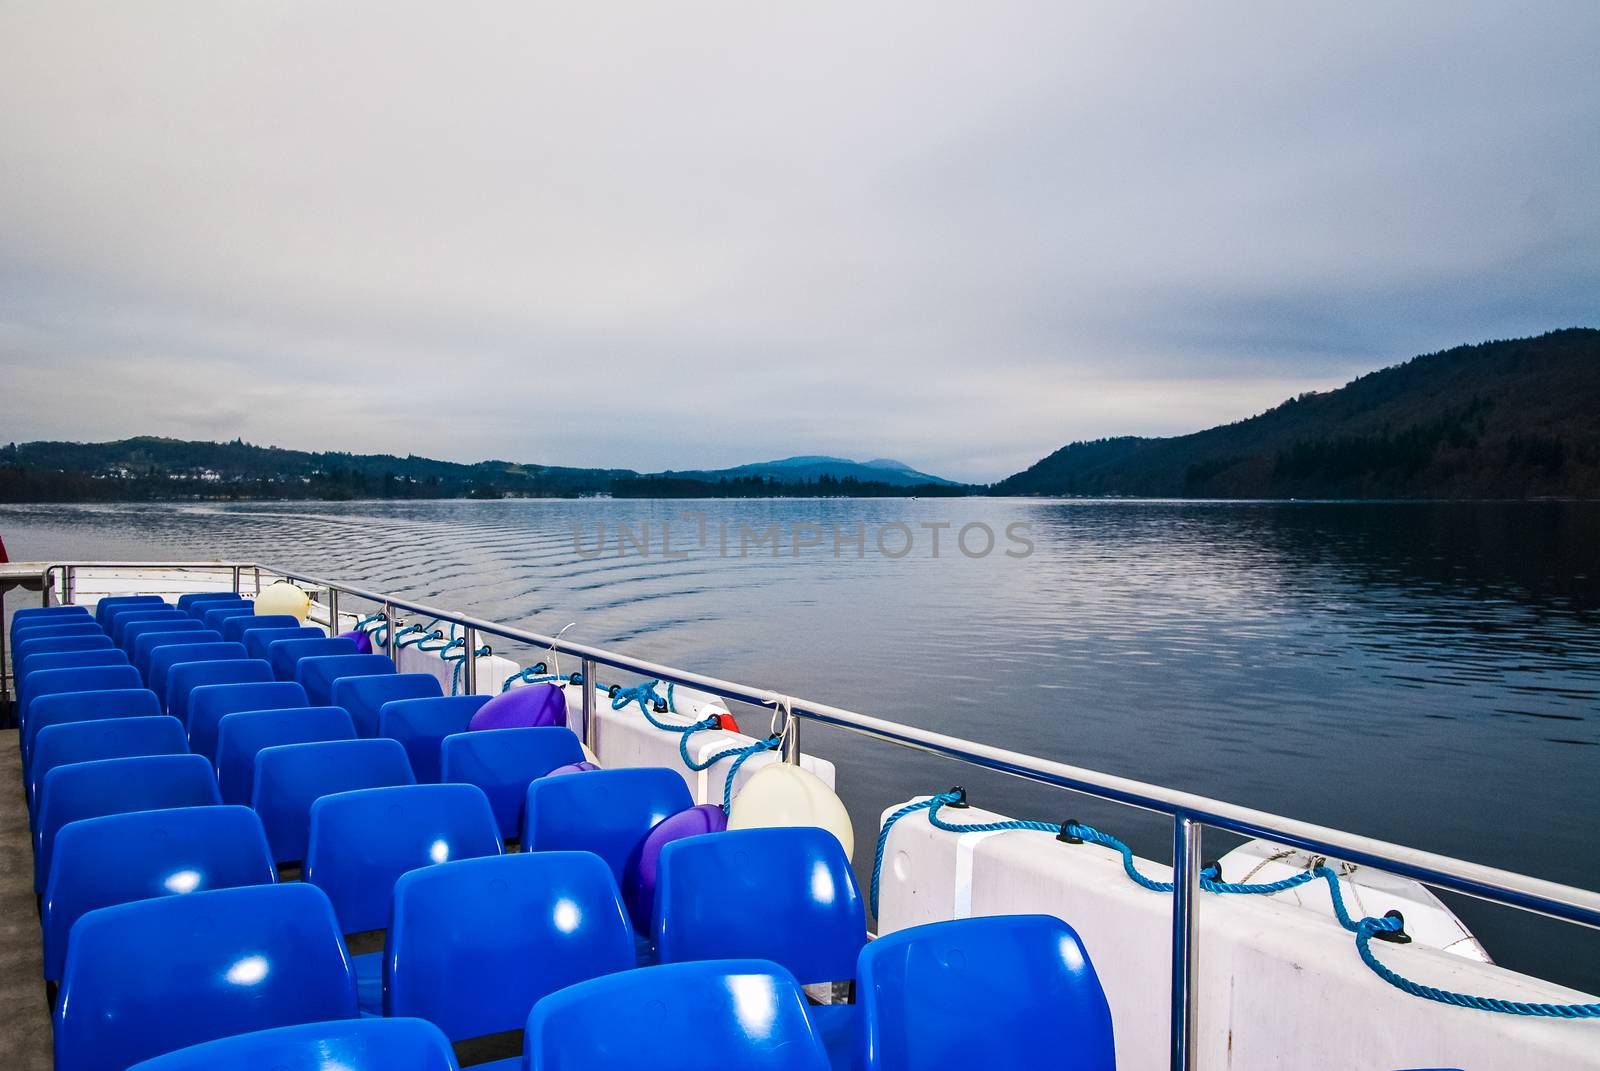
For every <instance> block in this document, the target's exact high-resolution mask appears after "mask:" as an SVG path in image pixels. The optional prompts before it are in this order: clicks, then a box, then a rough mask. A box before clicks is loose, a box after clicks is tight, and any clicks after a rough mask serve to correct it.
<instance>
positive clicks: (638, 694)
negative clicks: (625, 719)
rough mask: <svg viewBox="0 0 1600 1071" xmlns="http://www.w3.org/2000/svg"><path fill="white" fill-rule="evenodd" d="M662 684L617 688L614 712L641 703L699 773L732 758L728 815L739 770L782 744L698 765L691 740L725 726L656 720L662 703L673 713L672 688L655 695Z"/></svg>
mask: <svg viewBox="0 0 1600 1071" xmlns="http://www.w3.org/2000/svg"><path fill="white" fill-rule="evenodd" d="M660 683H661V682H660V681H645V682H644V683H643V684H640V685H637V686H635V687H633V688H618V689H617V690H616V691H615V692H613V693H612V696H611V709H612V710H621V709H623V708H624V707H626V706H628V704H630V703H638V704H639V710H640V711H641V712H642V713H643V714H644V717H645V720H646V721H648V722H649V723H650V724H651V725H652V726H653V727H655V728H657V729H660V730H661V731H662V732H664V733H678V734H680V735H679V737H678V756H679V757H680V758H681V759H683V764H684V765H685V766H687V767H688V768H689V769H691V770H694V771H695V772H697V773H698V772H699V771H701V770H708V769H710V768H711V767H712V766H714V765H715V764H717V763H719V762H721V761H722V760H723V759H726V758H729V757H733V763H732V764H731V765H730V766H729V767H728V776H727V777H726V778H725V779H724V780H723V782H722V810H723V813H724V814H726V813H728V812H729V811H731V810H732V809H733V782H734V779H735V778H736V777H738V776H739V767H741V766H743V765H744V764H745V762H746V761H747V760H748V759H749V758H750V757H751V756H752V755H758V754H760V753H761V752H763V751H771V750H773V749H774V748H776V747H778V746H779V744H780V743H781V741H780V740H779V739H778V738H777V737H769V738H768V739H766V740H757V741H756V742H755V743H753V744H749V745H747V746H745V747H730V748H727V749H725V750H723V751H719V752H717V753H716V754H715V755H712V756H710V757H709V758H707V759H706V760H705V761H703V762H695V761H694V760H693V759H691V758H690V757H689V737H690V736H692V735H694V734H695V733H698V732H703V731H705V730H707V729H716V728H719V727H720V726H721V725H722V721H721V719H720V718H719V717H717V716H716V715H715V714H713V715H711V716H709V717H706V718H703V719H701V720H700V721H696V722H691V723H690V724H688V725H673V724H672V723H670V722H665V721H662V720H661V719H659V718H657V717H656V714H655V709H654V707H655V704H657V703H660V704H661V705H663V706H665V707H666V708H667V709H668V710H672V709H673V705H672V690H673V685H672V684H671V683H668V685H667V698H666V699H662V698H661V696H660V695H659V694H658V693H657V692H656V685H657V684H660Z"/></svg>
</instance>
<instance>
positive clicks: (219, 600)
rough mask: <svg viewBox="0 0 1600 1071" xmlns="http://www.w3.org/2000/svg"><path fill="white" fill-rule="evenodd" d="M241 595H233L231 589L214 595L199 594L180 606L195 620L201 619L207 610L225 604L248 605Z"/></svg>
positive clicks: (219, 607) (225, 605)
mask: <svg viewBox="0 0 1600 1071" xmlns="http://www.w3.org/2000/svg"><path fill="white" fill-rule="evenodd" d="M250 605H253V604H252V603H250V602H249V601H248V600H247V599H246V598H245V597H244V596H243V595H235V594H234V593H233V592H231V591H226V592H220V593H218V594H216V595H199V596H196V597H195V598H193V599H190V600H189V604H188V605H187V606H182V607H180V609H181V610H183V611H184V612H185V613H187V614H188V615H189V616H190V617H192V618H194V619H195V620H196V621H200V620H203V619H204V618H205V614H206V611H207V610H217V609H221V608H223V607H227V606H250Z"/></svg>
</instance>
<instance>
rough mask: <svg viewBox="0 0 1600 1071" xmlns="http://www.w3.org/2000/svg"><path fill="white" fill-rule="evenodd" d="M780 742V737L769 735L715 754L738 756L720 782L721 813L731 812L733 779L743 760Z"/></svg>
mask: <svg viewBox="0 0 1600 1071" xmlns="http://www.w3.org/2000/svg"><path fill="white" fill-rule="evenodd" d="M780 743H782V739H781V738H780V737H776V736H769V737H767V738H766V739H765V740H757V741H756V742H755V743H753V744H751V745H750V746H749V747H741V748H734V749H732V750H730V751H724V752H723V753H722V754H721V755H718V756H717V758H719V759H720V758H725V757H727V756H728V755H730V754H735V753H737V754H738V756H739V757H738V758H736V759H734V760H733V764H732V765H730V766H729V767H728V777H727V779H726V780H724V781H723V782H722V813H723V814H732V813H733V779H734V778H736V777H738V776H739V767H741V766H743V765H744V764H745V760H746V759H748V758H750V756H752V755H758V754H760V753H761V752H763V751H772V750H773V749H775V748H777V747H778V745H779V744H780ZM712 761H713V762H715V761H716V759H713V760H712Z"/></svg>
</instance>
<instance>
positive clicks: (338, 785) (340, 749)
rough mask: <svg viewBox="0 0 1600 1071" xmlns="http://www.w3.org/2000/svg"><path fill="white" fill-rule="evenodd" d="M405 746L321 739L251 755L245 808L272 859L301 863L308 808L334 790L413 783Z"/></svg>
mask: <svg viewBox="0 0 1600 1071" xmlns="http://www.w3.org/2000/svg"><path fill="white" fill-rule="evenodd" d="M415 783H416V779H415V778H414V777H413V776H412V774H411V764H410V763H409V762H407V761H406V752H405V748H403V747H401V746H400V744H399V743H398V742H397V741H394V740H326V741H321V742H318V743H315V744H283V745H280V746H278V747H269V748H266V749H265V750H263V751H261V752H259V753H258V754H257V755H256V780H255V787H254V791H253V794H252V796H251V799H250V806H252V807H254V808H255V812H256V813H257V814H259V815H260V816H261V824H262V825H263V826H264V827H266V830H267V843H268V844H270V845H271V846H272V858H273V859H274V860H275V861H276V862H279V863H288V862H294V861H296V860H300V859H304V858H305V855H306V840H307V837H308V834H309V833H310V828H311V805H312V804H313V803H314V802H316V800H317V799H319V798H320V797H322V796H326V795H330V794H332V793H334V792H350V791H353V790H355V789H358V788H383V787H385V786H387V785H410V784H415Z"/></svg>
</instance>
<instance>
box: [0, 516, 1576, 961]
mask: <svg viewBox="0 0 1600 1071" xmlns="http://www.w3.org/2000/svg"><path fill="white" fill-rule="evenodd" d="M695 514H698V516H695ZM943 524H948V525H949V527H947V528H944V527H938V526H939V525H943ZM774 525H775V526H777V537H778V540H779V548H778V554H777V555H776V556H774V555H773V546H772V544H771V543H766V544H752V540H753V539H755V538H756V537H758V536H761V535H764V534H766V532H767V530H768V528H769V526H774ZM968 525H973V526H975V527H970V528H967V530H966V533H965V536H966V539H965V545H966V549H967V550H968V551H969V552H971V555H976V554H977V553H978V552H979V551H982V550H983V549H984V547H985V537H984V532H985V530H987V531H990V532H993V533H994V537H995V542H994V548H993V550H992V551H990V552H989V553H988V554H986V555H983V556H971V555H969V554H968V553H963V552H962V550H961V549H960V548H959V547H958V546H957V545H956V543H957V536H958V535H959V534H961V530H962V529H963V527H964V526H968ZM575 526H577V529H578V532H579V536H578V538H576V540H575ZM645 526H648V534H649V542H648V552H647V553H646V552H642V551H641V550H640V549H639V548H638V546H637V543H638V542H641V541H642V535H643V533H644V529H645ZM664 526H670V536H669V537H668V538H669V542H668V544H667V549H668V550H670V552H671V554H672V555H673V556H672V557H668V556H667V555H666V554H664V553H663V543H662V540H663V532H664ZM835 526H837V529H838V532H839V536H838V543H839V545H838V547H837V550H836V548H835V534H834V532H835ZM902 526H903V527H902ZM930 526H932V527H930ZM1010 526H1018V527H1010ZM1008 527H1010V531H1011V533H1012V536H1013V537H1014V538H1008V536H1007V531H1008ZM623 528H625V529H626V530H627V532H628V538H627V539H626V540H623V539H620V538H619V531H620V530H621V529H623ZM602 531H603V533H604V538H603V543H602V542H601V538H600V537H601V532H602ZM857 532H861V533H862V535H861V537H860V538H861V540H862V542H863V543H864V546H858V542H857V540H858V536H857ZM724 533H726V536H725V541H726V550H724V549H723V547H724ZM0 534H3V535H4V537H5V540H6V543H7V546H8V547H9V548H10V551H11V555H12V557H13V559H16V560H28V559H93V558H142V557H149V558H172V559H181V558H212V557H222V558H242V559H255V560H260V561H264V562H271V563H274V564H279V565H283V566H287V567H292V568H296V569H299V570H303V571H307V572H311V573H320V574H322V575H327V576H331V577H335V578H340V579H344V580H347V581H350V582H352V583H355V584H358V585H360V586H365V587H369V588H375V589H380V590H389V591H393V592H395V593H401V594H406V595H411V596H415V597H418V598H421V599H424V600H426V601H429V602H433V603H435V604H438V605H442V606H448V607H455V608H459V609H462V610H467V611H471V612H474V613H476V614H478V615H479V616H482V617H486V618H490V619H494V620H499V621H503V622H506V623H508V624H517V625H522V626H526V627H529V628H532V629H535V630H537V631H540V632H545V633H554V632H555V631H556V630H557V629H560V628H561V627H562V626H564V625H566V624H568V623H569V622H575V623H576V624H575V625H574V627H573V628H572V629H571V630H570V631H569V632H568V633H567V635H568V637H569V638H573V639H579V640H582V641H584V642H587V643H593V644H598V645H601V646H611V647H617V648H620V649H622V650H625V651H627V652H629V653H632V654H635V655H638V656H641V657H646V658H650V659H654V660H656V661H661V662H667V663H672V664H677V665H682V666H685V667H688V668H694V669H698V670H701V671H704V672H707V673H711V674H714V675H717V676H722V677H727V678H732V679H735V680H741V681H746V682H748V683H751V684H756V685H759V686H764V687H769V688H772V689H775V690H779V691H783V692H786V693H789V694H795V695H804V696H808V697H812V698H816V699H819V700H824V701H828V702H833V703H837V704H839V705H841V706H846V707H851V708H853V709H856V710H861V711H864V712H867V713H872V714H876V715H880V716H883V717H887V718H891V719H895V720H900V721H905V722H910V723H913V724H916V725H921V726H926V727H929V728H933V729H938V730H941V731H944V732H949V733H953V734H957V735H964V736H968V737H972V738H975V739H978V740H981V741H984V742H988V743H993V744H998V745H1002V746H1006V747H1012V748H1016V749H1019V750H1023V751H1029V752H1032V753H1035V754H1039V755H1043V756H1047V757H1049V758H1054V759H1059V760H1062V761H1065V762H1071V763H1075V764H1078V765H1082V766H1088V767H1093V768H1096V769H1100V770H1105V771H1109V772H1114V773H1118V774H1123V775H1126V776H1130V777H1135V778H1140V779H1143V780H1148V781H1154V782H1158V783H1161V784H1165V785H1171V786H1174V787H1178V788H1183V789H1188V790H1192V791H1196V792H1202V793H1206V794H1208V795H1212V796H1217V797H1220V798H1223V799H1226V800H1230V801H1233V802H1237V803H1241V804H1246V805H1249V806H1254V807H1260V808H1263V809H1266V810H1270V811H1275V812H1278V813H1281V814H1286V815H1290V816H1293V817H1296V818H1302V819H1306V820H1309V821H1313V822H1319V823H1325V824H1328V825H1333V826H1339V827H1342V828H1346V829H1350V830H1354V831H1357V832H1360V833H1365V834H1369V835H1372V836H1377V837H1382V838H1385V839H1390V840H1395V841H1399V842H1401V843H1404V844H1409V845H1412V846H1415V847H1419V848H1425V849H1430V850H1434V851H1440V852H1445V853H1448V854H1451V855H1456V856H1461V857H1464V858H1467V859H1472V860H1476V861H1479V862H1484V863H1489V864H1493V865H1497V866H1503V867H1509V868H1512V869H1516V870H1522V871H1526V872H1529V873H1532V874H1536V875H1539V876H1542V877H1546V878H1550V879H1553V880H1557V881H1562V882H1567V883H1571V884H1576V885H1582V886H1586V887H1589V888H1595V887H1597V886H1600V839H1597V838H1596V836H1595V816H1596V814H1597V813H1600V627H1597V625H1600V504H1580V503H1548V504H1545V503H1539V504H1498V503H1468V504H1412V503H1404V504H1369V503H1363V504H1351V503H1221V502H1217V503H1210V502H1198V503H1197V502H1187V503H1174V502H1144V501H1138V502H1135V501H1117V502H1106V501H1041V500H998V499H997V500H991V499H941V500H931V501H930V500H922V501H904V500H792V499H790V500H756V501H702V502H676V501H673V502H658V501H642V502H636V501H621V500H618V501H580V502H570V501H504V502H427V503H380V502H355V503H336V504H324V503H313V504H301V503H255V504H239V505H221V504H219V505H209V504H208V505H189V504H160V505H133V506H82V507H60V506H0ZM741 534H742V535H743V539H744V542H745V544H746V549H745V552H744V553H743V554H741V550H740V545H741ZM880 534H881V535H882V539H883V549H882V550H881V551H880V549H879V546H878V542H879V536H880ZM935 534H938V536H939V538H940V545H939V550H938V554H937V556H935V554H934V552H933V545H932V537H933V536H934V535H935ZM908 536H909V537H910V549H909V552H907V553H904V554H903V556H899V557H891V556H889V555H894V554H900V552H901V551H902V549H903V548H905V547H906V544H907V537H908ZM797 541H798V543H799V548H798V550H797V549H796V547H795V543H796V542H797ZM813 541H815V545H808V544H811V543H812V542H813ZM1024 541H1026V542H1027V543H1031V548H1032V549H1031V553H1026V554H1024V553H1023V550H1024ZM619 546H620V547H621V553H619ZM599 548H603V549H601V551H600V553H599V554H598V555H596V554H595V551H596V550H597V549H599ZM1008 550H1009V551H1011V552H1012V553H1013V554H1016V555H1020V556H1009V555H1008V554H1007V553H1006V552H1007V551H1008ZM678 555H682V556H681V557H680V556H678ZM505 653H507V654H508V655H509V656H511V657H513V658H518V657H521V658H523V660H525V661H527V660H529V659H527V658H526V652H522V651H514V650H508V651H506V652H505ZM740 716H741V720H742V721H743V722H744V725H745V726H746V728H747V729H750V730H751V731H753V732H755V733H756V735H763V734H764V725H765V716H764V715H760V714H757V713H755V712H753V711H749V710H746V711H741V712H740ZM803 744H804V746H805V747H806V748H807V749H808V750H814V751H816V752H818V753H820V754H822V755H824V756H826V757H828V758H830V759H832V760H834V761H835V762H836V763H837V764H838V766H839V782H840V788H841V793H842V795H844V797H845V799H846V801H847V802H848V803H849V804H850V806H851V810H852V813H853V815H854V817H855V822H856V829H857V844H858V846H857V850H856V856H857V862H858V865H860V864H861V863H862V862H863V861H865V862H866V863H867V864H868V865H870V857H871V840H872V836H873V830H874V829H875V827H876V823H877V816H878V813H879V812H880V811H881V809H882V808H884V807H885V806H888V805H889V804H891V803H894V802H897V801H903V800H904V799H906V798H908V797H909V796H910V795H912V794H913V793H922V792H930V791H936V790H941V789H944V788H948V787H949V786H950V785H952V784H955V783H962V784H965V785H966V786H967V787H968V788H969V790H971V792H972V794H973V797H974V800H975V802H977V803H979V804H980V805H983V806H989V807H994V808H996V809H999V810H1005V811H1010V812H1012V813H1015V814H1017V815H1019V816H1028V817H1039V818H1044V819H1048V820H1060V819H1062V818H1065V817H1078V818H1082V819H1083V820H1085V821H1090V822H1093V823H1095V824H1097V825H1099V826H1100V827H1101V828H1104V829H1107V830H1108V831H1111V832H1115V833H1118V834H1119V835H1122V836H1123V837H1124V839H1127V840H1129V841H1130V842H1131V843H1132V844H1133V845H1134V847H1135V848H1136V849H1137V850H1139V851H1140V852H1141V853H1143V854H1146V855H1149V856H1152V857H1155V858H1162V859H1165V858H1169V857H1170V847H1169V840H1168V836H1169V834H1168V831H1167V827H1166V826H1165V825H1164V824H1163V823H1160V822H1156V821H1153V820H1151V819H1150V818H1149V817H1148V816H1143V815H1140V814H1138V813H1137V812H1132V811H1128V810H1126V809H1119V808H1113V807H1104V806H1098V805H1095V804H1094V803H1093V802H1092V801H1084V800H1081V799H1076V798H1072V797H1068V796H1066V795H1065V794H1061V793H1051V792H1047V791H1044V790H1041V789H1038V788H1035V787H1033V786H1030V785H1025V784H1022V783H1019V782H1015V781H1011V780H1008V779H1003V778H999V777H991V776H985V775H977V776H975V775H972V774H970V773H967V772H966V771H964V770H962V769H960V768H958V767H957V766H956V765H954V764H952V763H949V762H945V761H942V760H938V759H934V758H931V757H927V756H922V755H916V754H910V753H906V752H903V751H900V750H897V749H893V748H890V747H888V746H887V745H879V744H874V743H871V742H867V741H863V740H860V739H859V738H855V737H850V736H846V735H844V734H840V733H833V732H829V731H827V730H823V729H819V728H817V727H814V726H807V727H806V732H805V733H804V739H803ZM1230 846H1231V843H1230V842H1228V841H1226V840H1224V839H1222V838H1221V837H1219V836H1216V835H1214V834H1213V835H1212V838H1208V841H1207V849H1208V850H1207V854H1208V856H1210V855H1220V854H1222V852H1223V851H1225V850H1226V849H1227V848H1228V847H1230ZM1452 906H1454V907H1456V908H1457V909H1458V910H1459V911H1460V912H1461V913H1462V914H1463V917H1465V918H1466V919H1467V921H1468V922H1469V924H1471V925H1473V926H1474V928H1475V929H1476V930H1477V931H1478V933H1479V935H1480V937H1481V938H1482V940H1483V943H1484V944H1485V946H1486V947H1487V948H1488V949H1489V951H1490V953H1491V955H1493V956H1495V958H1496V959H1497V960H1499V961H1500V962H1503V963H1505V964H1507V965H1508V966H1513V967H1518V968H1522V969H1528V970H1533V971H1536V972H1538V973H1543V974H1546V975H1547V976H1549V977H1554V978H1558V979H1561V980H1564V981H1567V982H1569V983H1572V984H1575V985H1579V986H1581V987H1584V988H1587V989H1589V990H1590V991H1594V990H1596V989H1600V966H1597V963H1600V956H1597V954H1596V952H1597V948H1596V942H1595V941H1593V940H1592V939H1590V938H1589V937H1588V935H1580V934H1578V933H1577V931H1575V930H1573V929H1572V928H1562V927H1557V926H1555V925H1554V924H1551V923H1546V922H1543V921H1540V920H1532V919H1528V918H1526V917H1524V916H1520V915H1517V914H1515V913H1512V912H1507V911H1503V910H1501V909H1496V908H1489V907H1486V906H1484V905H1479V904H1474V903H1472V902H1465V903H1462V902H1460V901H1457V900H1452ZM1353 954H1354V953H1353V952H1352V955H1353Z"/></svg>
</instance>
